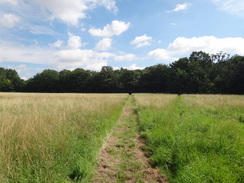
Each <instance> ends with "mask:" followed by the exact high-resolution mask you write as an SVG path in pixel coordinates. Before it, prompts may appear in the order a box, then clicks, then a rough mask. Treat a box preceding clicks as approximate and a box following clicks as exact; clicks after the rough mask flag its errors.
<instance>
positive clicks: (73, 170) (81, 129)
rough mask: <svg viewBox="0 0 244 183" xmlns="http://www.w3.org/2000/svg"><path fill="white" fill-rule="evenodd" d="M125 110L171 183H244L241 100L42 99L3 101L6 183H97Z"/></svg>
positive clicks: (0, 145) (1, 156) (0, 128)
mask: <svg viewBox="0 0 244 183" xmlns="http://www.w3.org/2000/svg"><path fill="white" fill-rule="evenodd" d="M126 101H127V102H126ZM128 101H129V102H128ZM131 101H133V102H131ZM123 108H124V111H127V110H128V109H127V108H131V110H133V111H135V112H133V113H132V114H131V116H127V118H128V119H130V120H125V121H127V123H130V124H128V125H132V122H131V119H132V118H133V119H135V122H134V123H133V125H136V124H137V125H138V126H137V127H136V126H135V128H132V127H126V128H125V129H126V130H128V129H129V130H130V131H131V130H132V131H135V133H137V130H139V132H140V137H142V138H144V139H145V142H146V146H145V147H144V148H143V149H144V151H146V154H147V155H148V156H149V157H150V158H151V160H152V164H153V167H159V168H160V170H161V174H162V175H165V176H166V177H167V178H168V180H169V182H173V183H198V182H199V183H200V182H201V183H202V182H230V183H233V182H244V177H243V175H244V97H243V96H242V95H180V96H178V95H170V94H134V95H132V96H128V95H127V94H41V93H39V94H37V93H0V182H7V183H8V182H9V183H12V182H13V183H16V182H21V183H23V182H38V183H39V182H43V183H46V182H90V181H91V180H92V179H93V177H94V171H95V168H96V167H97V166H98V158H99V153H100V151H101V149H102V147H103V146H104V144H106V142H107V138H108V137H109V134H111V133H112V131H113V130H115V132H114V133H113V134H117V132H118V130H117V131H116V129H117V128H116V124H117V123H116V122H117V121H120V120H121V119H120V118H119V117H120V116H121V114H123V112H122V113H121V111H122V109H123ZM127 113H128V111H127ZM127 113H125V114H126V115H129V113H128V114H127ZM118 119H120V120H118ZM122 120H123V119H122ZM117 125H118V124H117ZM126 125H127V124H125V126H126ZM118 129H120V130H122V128H118ZM122 131H123V130H122ZM121 133H123V132H121ZM124 133H125V135H124V136H129V133H128V132H127V131H124ZM131 133H132V132H131ZM118 134H120V133H118ZM124 136H123V137H124ZM114 138H115V139H116V138H117V137H114ZM129 140H130V139H129ZM124 143H125V144H124V145H123V144H121V145H120V147H124V146H126V143H128V142H124ZM125 150H126V149H125ZM125 150H123V149H122V150H121V153H122V154H123V155H124V154H126V153H125V152H124V151H125ZM118 153H120V152H118ZM132 157H133V156H132ZM134 159H135V158H134ZM124 162H125V163H124V164H128V163H127V162H132V159H131V160H130V159H125V161H124ZM132 171H136V170H132ZM135 173H136V172H135ZM108 181H109V177H108Z"/></svg>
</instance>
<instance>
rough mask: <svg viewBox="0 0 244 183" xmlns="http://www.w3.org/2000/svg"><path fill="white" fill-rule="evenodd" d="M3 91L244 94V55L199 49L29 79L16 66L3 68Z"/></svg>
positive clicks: (0, 77)
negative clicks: (151, 61)
mask: <svg viewBox="0 0 244 183" xmlns="http://www.w3.org/2000/svg"><path fill="white" fill-rule="evenodd" d="M0 91H25V92H65V93H71V92H74V93H138V92H143V93H178V94H183V93H220V94H244V56H239V55H234V56H232V57H230V55H229V54H226V53H223V52H220V53H217V54H213V55H209V54H208V53H205V52H202V51H199V52H192V54H191V55H190V56H189V58H187V57H185V58H180V59H179V60H177V61H175V62H173V63H171V64H170V65H164V64H158V65H154V66H150V67H146V68H145V69H143V70H133V71H132V70H128V69H124V68H121V69H119V70H114V69H113V68H112V67H110V66H104V67H102V69H101V71H100V72H95V71H90V70H84V69H81V68H77V69H75V70H73V71H69V70H62V71H60V72H57V71H55V70H44V71H43V72H42V73H38V74H36V75H35V76H34V77H32V78H30V79H29V80H27V81H23V80H21V79H20V78H19V76H18V74H17V72H16V71H15V70H11V69H4V68H0Z"/></svg>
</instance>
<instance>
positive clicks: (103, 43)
mask: <svg viewBox="0 0 244 183" xmlns="http://www.w3.org/2000/svg"><path fill="white" fill-rule="evenodd" d="M112 42H113V40H112V39H111V38H103V39H102V40H100V41H99V42H98V43H97V45H96V47H95V49H96V50H100V51H106V50H109V49H110V47H111V46H112Z"/></svg>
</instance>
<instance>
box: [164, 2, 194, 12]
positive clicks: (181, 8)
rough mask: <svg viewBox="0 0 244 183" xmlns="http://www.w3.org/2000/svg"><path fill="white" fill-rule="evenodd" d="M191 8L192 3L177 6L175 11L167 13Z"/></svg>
mask: <svg viewBox="0 0 244 183" xmlns="http://www.w3.org/2000/svg"><path fill="white" fill-rule="evenodd" d="M190 6H191V4H190V3H183V4H177V5H176V7H175V8H174V9H173V10H170V11H166V13H171V12H177V11H183V10H187V9H188V8H189V7H190Z"/></svg>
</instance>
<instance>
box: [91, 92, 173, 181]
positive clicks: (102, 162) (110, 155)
mask: <svg viewBox="0 0 244 183" xmlns="http://www.w3.org/2000/svg"><path fill="white" fill-rule="evenodd" d="M135 106H136V105H135V100H134V96H133V95H132V96H129V97H128V100H127V102H126V104H125V106H124V108H123V110H122V113H121V115H120V118H119V120H118V121H117V124H116V126H115V128H114V130H113V131H112V133H111V134H110V136H109V137H108V139H107V141H106V143H105V144H104V145H103V147H102V150H101V152H100V155H99V160H98V167H97V169H96V170H95V175H94V178H93V180H92V181H91V182H93V183H116V182H121V183H122V182H128V183H130V182H131V183H132V182H137V183H143V182H163V183H164V182H168V181H167V179H166V178H164V177H163V176H162V175H160V174H159V170H158V169H156V168H152V167H151V166H150V164H149V162H150V161H149V159H148V158H147V157H146V156H145V154H144V152H143V151H142V147H143V146H144V145H145V143H144V141H143V140H142V139H140V138H139V129H138V121H137V114H136V112H135Z"/></svg>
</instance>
